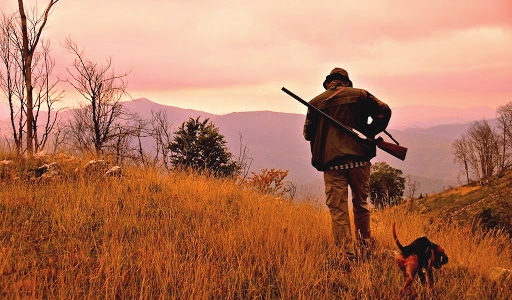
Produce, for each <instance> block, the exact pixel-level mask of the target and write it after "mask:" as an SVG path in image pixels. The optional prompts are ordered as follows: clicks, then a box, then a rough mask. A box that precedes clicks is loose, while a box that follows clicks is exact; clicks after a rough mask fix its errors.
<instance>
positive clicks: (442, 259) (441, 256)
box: [432, 243, 448, 269]
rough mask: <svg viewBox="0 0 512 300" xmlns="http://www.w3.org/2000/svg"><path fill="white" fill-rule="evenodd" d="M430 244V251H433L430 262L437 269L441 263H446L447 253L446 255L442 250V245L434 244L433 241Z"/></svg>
mask: <svg viewBox="0 0 512 300" xmlns="http://www.w3.org/2000/svg"><path fill="white" fill-rule="evenodd" d="M432 246H433V247H432V251H433V252H434V253H433V257H434V261H433V262H432V265H433V266H434V268H436V269H439V268H441V266H442V265H445V264H447V263H448V255H446V253H445V252H444V249H443V247H441V246H439V245H436V244H434V243H432Z"/></svg>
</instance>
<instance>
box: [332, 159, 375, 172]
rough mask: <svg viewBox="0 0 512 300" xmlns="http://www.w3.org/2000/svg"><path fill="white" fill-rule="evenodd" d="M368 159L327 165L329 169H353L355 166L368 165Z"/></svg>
mask: <svg viewBox="0 0 512 300" xmlns="http://www.w3.org/2000/svg"><path fill="white" fill-rule="evenodd" d="M369 165H370V162H369V161H348V162H346V163H343V164H340V165H336V166H332V167H329V170H346V169H353V168H357V167H363V166H369Z"/></svg>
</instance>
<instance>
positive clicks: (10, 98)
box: [0, 0, 62, 156]
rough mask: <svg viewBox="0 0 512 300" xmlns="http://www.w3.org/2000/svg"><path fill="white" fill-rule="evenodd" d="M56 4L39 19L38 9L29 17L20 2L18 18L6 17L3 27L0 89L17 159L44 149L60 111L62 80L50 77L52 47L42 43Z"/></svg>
mask: <svg viewBox="0 0 512 300" xmlns="http://www.w3.org/2000/svg"><path fill="white" fill-rule="evenodd" d="M56 2H57V1H50V3H49V4H48V7H47V8H46V10H45V12H44V14H43V15H42V16H38V14H37V10H36V9H35V8H34V9H33V10H32V13H31V14H30V15H28V16H27V15H26V13H25V11H24V6H23V1H21V0H20V1H18V5H19V6H18V7H19V16H18V15H17V14H12V15H10V16H6V15H3V19H2V22H1V23H0V27H1V28H0V59H1V60H2V63H3V64H2V68H0V88H1V89H2V91H3V93H4V95H5V97H6V99H7V102H8V103H9V109H10V121H11V122H10V125H11V130H12V138H13V142H14V150H15V151H16V153H17V154H18V155H21V154H22V153H23V152H24V151H26V152H27V155H28V156H32V155H33V153H34V151H39V150H41V149H43V148H44V146H45V144H46V142H47V139H48V136H49V134H50V132H51V130H52V128H53V126H54V125H55V122H56V120H57V113H58V111H57V112H56V113H54V114H52V110H53V104H54V103H56V102H57V101H59V100H60V99H61V96H62V92H56V86H57V84H58V82H59V80H58V79H57V80H54V79H52V77H51V75H52V72H53V68H54V66H55V60H54V59H53V58H52V57H51V56H50V43H49V42H48V41H45V40H43V39H41V43H40V42H39V41H40V37H41V33H42V30H43V28H44V27H45V24H46V20H47V18H48V15H49V13H50V10H51V7H52V6H53V5H54V4H55V3H56ZM38 44H42V47H38ZM38 49H39V50H38ZM41 108H43V109H44V110H46V111H47V112H48V114H47V115H46V116H45V117H44V120H43V122H44V124H42V123H40V122H38V118H39V117H40V116H41V115H40V113H41ZM40 126H42V128H43V130H42V132H41V131H40V130H39V127H40ZM24 142H26V148H25V149H24V148H23V143H24Z"/></svg>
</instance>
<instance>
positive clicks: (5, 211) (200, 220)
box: [0, 168, 512, 299]
mask: <svg viewBox="0 0 512 300" xmlns="http://www.w3.org/2000/svg"><path fill="white" fill-rule="evenodd" d="M69 169H72V168H69ZM124 174H125V175H124V176H123V177H122V178H121V179H110V180H91V179H87V178H83V177H81V176H67V177H65V179H64V180H59V181H53V182H48V183H42V182H39V183H35V182H30V181H23V180H18V181H15V182H13V181H12V180H6V179H3V180H2V181H0V216H1V219H0V243H1V244H0V297H1V298H6V299H21V298H33V299H393V298H395V296H396V295H397V292H398V289H399V287H400V286H401V284H402V277H401V275H400V273H399V272H398V270H397V268H396V266H395V264H394V261H393V258H392V256H391V254H390V252H391V251H390V250H392V249H396V246H395V245H394V244H393V240H392V236H391V229H390V228H391V224H392V222H396V223H397V229H398V235H399V238H400V240H401V241H402V243H404V244H405V243H408V242H410V241H412V240H413V239H414V238H416V237H419V236H420V235H423V234H426V235H428V236H429V237H430V238H431V239H432V240H433V241H434V242H436V243H439V244H441V245H443V246H444V247H445V248H446V251H447V253H448V255H449V256H450V262H449V264H448V265H446V266H445V267H443V269H441V270H435V276H436V278H437V280H438V282H437V283H436V289H435V292H434V293H435V294H437V295H442V296H440V298H441V299H508V297H509V295H510V292H511V290H510V287H509V286H507V285H499V284H496V283H494V282H493V281H491V280H489V279H487V276H488V273H489V272H490V270H491V269H492V268H493V267H502V268H506V269H512V246H511V242H510V240H508V239H507V238H506V236H505V235H503V234H500V233H499V232H496V233H492V234H486V235H484V234H482V233H479V232H472V231H471V230H469V229H467V228H463V227H458V226H457V225H454V224H446V223H443V222H442V220H430V219H429V220H427V219H425V218H424V217H421V216H419V215H409V214H406V213H405V211H404V210H400V209H390V210H386V211H383V212H376V213H374V214H373V216H372V230H373V234H374V236H375V238H376V239H377V241H378V248H377V250H376V255H375V256H374V257H373V258H372V259H370V260H369V261H367V262H360V263H359V265H358V266H356V267H355V268H354V269H353V270H352V271H351V272H348V273H347V272H344V271H342V270H340V269H339V268H338V267H337V266H336V264H335V263H333V258H334V257H335V256H336V249H335V248H334V247H333V246H332V241H331V234H330V217H329V214H328V212H327V210H326V209H325V208H324V206H323V205H320V206H318V205H315V204H313V203H307V202H306V203H304V202H301V203H295V202H291V201H288V200H283V199H276V198H274V197H271V196H261V195H258V194H256V193H253V192H251V191H248V190H244V189H242V188H241V187H239V186H237V185H236V184H235V183H233V182H231V181H222V180H216V179H212V178H205V177H201V176H197V175H191V174H185V173H176V174H167V173H158V172H156V171H154V170H146V171H141V170H125V171H124ZM416 289H417V291H418V292H419V293H420V296H419V299H430V297H431V296H432V295H431V293H429V292H428V291H427V290H426V289H425V288H424V287H421V286H420V285H419V284H418V285H417V286H416Z"/></svg>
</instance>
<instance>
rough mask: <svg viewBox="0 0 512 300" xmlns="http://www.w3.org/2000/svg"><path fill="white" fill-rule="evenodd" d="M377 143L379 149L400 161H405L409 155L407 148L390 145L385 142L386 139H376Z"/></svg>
mask: <svg viewBox="0 0 512 300" xmlns="http://www.w3.org/2000/svg"><path fill="white" fill-rule="evenodd" d="M375 142H376V145H377V147H378V148H379V149H381V150H382V151H384V152H387V153H389V154H391V155H393V156H394V157H396V158H398V159H400V160H405V155H406V154H407V148H405V147H402V146H400V145H397V144H393V143H388V142H386V141H384V139H382V138H381V137H378V138H377V139H375Z"/></svg>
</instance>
